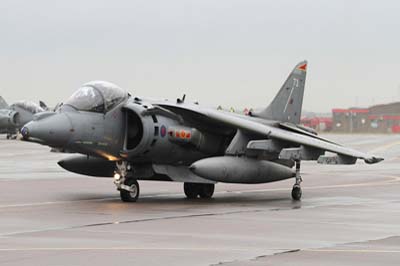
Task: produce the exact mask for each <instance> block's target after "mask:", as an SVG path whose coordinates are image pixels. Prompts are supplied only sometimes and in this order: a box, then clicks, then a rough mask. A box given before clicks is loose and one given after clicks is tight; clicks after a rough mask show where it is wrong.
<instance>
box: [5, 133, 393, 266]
mask: <svg viewBox="0 0 400 266" xmlns="http://www.w3.org/2000/svg"><path fill="white" fill-rule="evenodd" d="M326 137H328V138H330V139H333V140H336V141H338V142H340V143H342V144H346V145H350V146H351V147H354V148H356V149H360V150H362V151H367V152H371V153H374V154H376V155H381V156H384V157H385V159H386V160H385V161H384V162H382V163H380V164H376V165H367V164H365V163H363V162H359V163H357V164H356V165H353V166H325V165H318V164H316V163H315V162H306V163H303V165H302V176H303V180H304V181H303V184H302V187H303V198H302V200H301V202H293V201H292V200H291V196H290V192H291V188H292V185H293V183H294V180H286V181H282V182H278V183H271V184H262V185H230V184H217V186H216V193H215V195H214V198H213V199H212V200H187V199H185V197H184V194H183V188H182V184H181V183H166V182H164V183H163V182H151V181H147V182H141V183H140V184H141V198H140V200H139V201H138V202H137V203H122V202H121V201H120V199H119V195H118V193H117V191H116V190H115V187H114V185H113V183H112V180H111V179H101V178H90V177H84V176H79V175H75V174H72V173H68V172H66V171H64V170H63V169H61V168H60V167H59V166H58V165H57V164H56V162H57V161H58V160H60V159H61V158H63V157H65V156H68V155H65V154H57V153H50V152H49V148H47V147H44V146H40V145H37V144H32V143H24V142H19V141H9V140H5V138H4V137H1V139H0V265H128V264H129V265H229V266H231V265H353V266H354V265H363V266H365V265H399V261H400V136H398V135H353V136H350V135H327V136H326Z"/></svg>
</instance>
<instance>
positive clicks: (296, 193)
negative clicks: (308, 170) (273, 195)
mask: <svg viewBox="0 0 400 266" xmlns="http://www.w3.org/2000/svg"><path fill="white" fill-rule="evenodd" d="M295 178H296V182H295V183H294V185H293V189H292V199H293V200H300V199H301V194H302V191H301V186H300V184H301V182H302V181H303V179H302V178H301V175H300V160H297V161H296V177H295Z"/></svg>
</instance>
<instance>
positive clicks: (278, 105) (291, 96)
mask: <svg viewBox="0 0 400 266" xmlns="http://www.w3.org/2000/svg"><path fill="white" fill-rule="evenodd" d="M306 74H307V61H302V62H300V63H298V64H297V65H296V67H295V68H294V69H293V71H292V72H291V73H290V75H289V77H288V78H287V79H286V81H285V83H284V84H283V85H282V87H281V89H280V91H279V92H278V94H277V95H276V96H275V98H274V100H273V101H272V102H271V104H270V105H269V106H268V107H267V108H265V109H264V110H262V111H260V112H259V113H255V114H253V115H254V116H257V117H261V118H265V119H270V120H276V121H279V122H289V123H293V124H299V123H300V117H301V108H302V106H303V95H304V84H305V82H306Z"/></svg>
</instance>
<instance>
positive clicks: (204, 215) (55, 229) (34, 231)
mask: <svg viewBox="0 0 400 266" xmlns="http://www.w3.org/2000/svg"><path fill="white" fill-rule="evenodd" d="M266 211H269V209H268V210H260V209H252V210H236V211H228V212H214V213H211V212H208V213H197V214H189V215H172V216H164V217H152V218H143V219H133V220H123V221H111V222H100V223H92V224H82V225H74V226H67V227H53V228H43V229H37V230H27V231H19V232H9V233H4V234H0V238H1V237H3V238H4V237H10V236H15V235H23V234H31V233H40V232H50V231H58V230H73V229H82V228H91V227H96V226H106V225H117V224H131V223H141V222H151V221H160V220H173V219H187V218H197V217H209V216H219V215H231V214H238V213H257V212H266Z"/></svg>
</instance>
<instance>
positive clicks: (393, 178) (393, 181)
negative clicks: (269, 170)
mask: <svg viewBox="0 0 400 266" xmlns="http://www.w3.org/2000/svg"><path fill="white" fill-rule="evenodd" d="M379 176H380V177H382V178H390V179H391V180H385V181H378V182H369V183H353V184H342V185H323V186H312V187H306V186H304V187H303V189H304V190H315V189H332V188H349V187H369V186H383V185H393V184H397V183H398V182H400V177H399V176H390V175H379ZM289 190H290V189H289V188H266V189H253V190H241V191H240V190H238V191H217V192H215V194H243V193H257V192H268V191H289ZM171 196H172V197H176V196H182V193H171V194H156V195H144V196H142V197H141V198H157V197H171ZM116 199H119V197H109V198H101V199H87V200H70V201H46V202H36V203H21V204H10V205H0V209H5V208H15V207H34V206H45V205H55V204H71V203H79V202H101V201H107V200H116Z"/></svg>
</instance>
